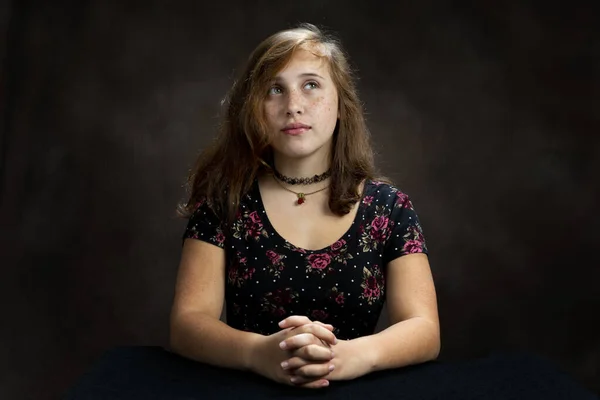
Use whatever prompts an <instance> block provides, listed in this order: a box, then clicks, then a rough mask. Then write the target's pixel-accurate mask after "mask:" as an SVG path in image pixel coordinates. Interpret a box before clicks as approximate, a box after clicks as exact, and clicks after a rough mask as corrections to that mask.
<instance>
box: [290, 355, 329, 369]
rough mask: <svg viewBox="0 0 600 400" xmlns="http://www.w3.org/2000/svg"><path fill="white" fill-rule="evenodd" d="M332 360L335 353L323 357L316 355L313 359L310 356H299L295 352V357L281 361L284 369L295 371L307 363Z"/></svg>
mask: <svg viewBox="0 0 600 400" xmlns="http://www.w3.org/2000/svg"><path fill="white" fill-rule="evenodd" d="M331 360H333V355H323V356H322V357H318V358H317V357H315V358H313V359H312V360H311V359H310V357H307V356H297V355H295V354H294V356H293V357H291V358H290V359H288V360H285V361H284V362H282V363H281V368H282V369H283V370H284V371H294V370H296V369H298V368H301V367H304V366H305V365H309V364H314V363H315V362H328V361H331Z"/></svg>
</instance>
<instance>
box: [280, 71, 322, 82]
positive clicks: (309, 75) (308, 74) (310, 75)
mask: <svg viewBox="0 0 600 400" xmlns="http://www.w3.org/2000/svg"><path fill="white" fill-rule="evenodd" d="M298 76H299V77H301V78H320V79H325V78H323V77H322V76H321V75H319V74H316V73H314V72H304V73H302V74H300V75H298ZM282 80H283V79H281V76H279V75H278V76H276V77H275V78H273V81H276V82H280V81H282Z"/></svg>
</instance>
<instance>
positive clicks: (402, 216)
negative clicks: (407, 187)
mask: <svg viewBox="0 0 600 400" xmlns="http://www.w3.org/2000/svg"><path fill="white" fill-rule="evenodd" d="M390 221H391V222H392V228H391V234H390V236H389V238H388V241H387V243H386V244H385V246H384V250H383V261H384V263H385V264H387V263H389V262H390V261H392V260H394V259H396V258H398V257H401V256H404V255H407V254H413V253H425V254H428V250H427V244H426V243H425V237H424V236H423V229H422V228H421V223H420V221H419V217H418V216H417V213H416V211H415V208H414V207H413V204H412V202H411V201H410V199H409V198H408V196H407V195H406V194H404V193H402V192H400V191H397V192H396V197H395V199H394V203H393V205H392V212H391V213H390Z"/></svg>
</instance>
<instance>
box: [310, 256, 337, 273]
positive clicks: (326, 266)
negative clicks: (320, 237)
mask: <svg viewBox="0 0 600 400" xmlns="http://www.w3.org/2000/svg"><path fill="white" fill-rule="evenodd" d="M306 260H307V262H308V264H307V265H306V273H310V274H317V275H320V276H321V277H324V276H325V275H327V273H328V272H330V271H331V270H332V268H331V261H332V258H331V256H330V255H329V254H328V253H316V254H311V255H309V256H308V257H306Z"/></svg>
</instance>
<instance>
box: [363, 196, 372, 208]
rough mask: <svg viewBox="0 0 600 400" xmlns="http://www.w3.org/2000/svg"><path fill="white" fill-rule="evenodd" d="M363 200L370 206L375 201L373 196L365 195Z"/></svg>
mask: <svg viewBox="0 0 600 400" xmlns="http://www.w3.org/2000/svg"><path fill="white" fill-rule="evenodd" d="M362 202H363V204H364V205H366V206H370V205H371V204H372V203H373V196H365V197H364V198H363V201H362Z"/></svg>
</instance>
